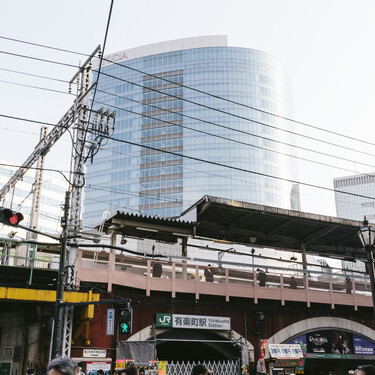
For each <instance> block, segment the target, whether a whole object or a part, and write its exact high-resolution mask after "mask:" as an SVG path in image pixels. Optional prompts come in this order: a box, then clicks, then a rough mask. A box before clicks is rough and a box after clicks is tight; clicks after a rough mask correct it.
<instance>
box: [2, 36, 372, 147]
mask: <svg viewBox="0 0 375 375" xmlns="http://www.w3.org/2000/svg"><path fill="white" fill-rule="evenodd" d="M0 38H1V39H6V40H11V41H15V42H19V43H24V44H29V45H34V46H37V47H41V48H47V49H52V50H57V51H62V52H67V53H72V54H76V55H81V56H89V55H88V54H86V53H81V52H75V51H71V50H66V49H61V48H57V47H52V46H48V45H44V44H39V43H32V42H28V41H25V40H19V39H14V38H8V37H5V36H0ZM0 52H1V51H0ZM3 53H4V52H3ZM19 56H23V55H19ZM25 57H27V56H25ZM28 58H31V57H28ZM102 59H103V60H104V61H106V62H109V63H111V64H113V65H118V66H121V67H124V68H126V69H130V70H133V71H136V72H138V73H140V74H144V75H147V76H149V77H153V78H157V79H160V80H163V81H165V82H168V83H173V84H175V85H178V86H180V87H182V88H186V89H189V90H192V91H195V92H198V93H201V94H204V95H208V96H211V97H213V98H216V99H220V100H223V101H226V102H229V103H232V104H236V105H239V106H242V107H245V108H247V109H251V110H254V111H259V112H261V113H264V114H267V115H270V116H273V117H278V118H281V119H283V120H286V121H289V122H293V123H296V124H300V125H303V126H306V127H310V128H313V129H316V130H319V131H322V132H326V133H329V134H333V135H336V136H339V137H343V138H347V139H350V140H351V141H357V142H362V143H365V144H368V145H371V146H375V144H374V143H372V142H368V141H365V140H363V139H359V138H355V137H352V136H348V135H345V134H341V133H337V132H334V131H331V130H327V129H323V128H321V127H318V126H315V125H311V124H308V123H306V122H302V121H298V120H295V119H292V118H289V117H285V116H282V115H278V114H275V113H272V112H269V111H266V110H263V109H260V108H257V107H253V106H249V105H246V104H244V103H240V102H236V101H234V100H231V99H228V98H224V97H221V96H218V95H214V94H211V93H208V92H205V91H203V90H199V89H196V88H194V87H191V86H187V85H183V84H181V83H177V82H173V81H170V80H168V79H167V78H165V77H159V76H157V75H155V74H151V73H147V72H144V71H142V70H139V69H136V68H133V67H130V66H127V65H123V64H121V63H118V62H114V61H112V60H110V59H107V58H105V57H103V58H102ZM45 61H46V62H48V60H45ZM51 62H53V61H51ZM102 74H103V73H102ZM117 79H119V78H117ZM182 100H183V99H182ZM193 103H194V102H193ZM195 104H197V105H198V103H195ZM211 109H214V110H215V108H211ZM227 114H230V113H227ZM231 115H234V114H231ZM245 119H246V118H245ZM247 120H248V121H252V122H255V123H257V122H256V121H255V120H250V119H247ZM260 124H262V125H266V124H263V123H261V122H260ZM277 129H279V128H277ZM279 130H283V131H286V130H284V129H279ZM295 134H296V135H299V136H301V137H306V136H304V135H302V134H299V133H295ZM312 139H314V138H312ZM314 140H317V141H319V140H318V139H314ZM331 145H333V146H337V145H336V144H334V143H332V144H331ZM352 151H355V152H358V151H357V150H352Z"/></svg>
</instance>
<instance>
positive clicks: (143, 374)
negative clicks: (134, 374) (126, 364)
mask: <svg viewBox="0 0 375 375" xmlns="http://www.w3.org/2000/svg"><path fill="white" fill-rule="evenodd" d="M138 374H139V375H145V369H144V368H143V367H141V368H140V369H139V371H138Z"/></svg>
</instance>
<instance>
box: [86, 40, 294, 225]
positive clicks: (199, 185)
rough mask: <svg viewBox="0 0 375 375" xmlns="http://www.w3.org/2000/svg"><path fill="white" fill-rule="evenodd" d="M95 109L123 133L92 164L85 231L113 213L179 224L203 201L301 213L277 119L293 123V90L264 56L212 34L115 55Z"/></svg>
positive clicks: (288, 139) (286, 135) (286, 136)
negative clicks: (111, 116) (112, 115)
mask: <svg viewBox="0 0 375 375" xmlns="http://www.w3.org/2000/svg"><path fill="white" fill-rule="evenodd" d="M94 71H95V67H94ZM94 75H95V74H94ZM94 78H95V77H94ZM95 107H96V108H99V107H103V108H104V110H106V109H107V108H108V109H109V110H110V111H116V125H115V131H114V134H113V135H112V137H111V138H112V139H109V140H107V141H106V142H105V143H103V144H102V146H101V148H100V150H99V151H98V153H97V154H96V155H95V157H94V162H93V163H92V164H90V163H88V164H87V174H86V185H85V199H84V216H83V218H84V223H85V227H87V228H89V227H92V226H93V225H94V224H96V223H98V222H99V221H100V220H101V218H102V215H103V212H104V211H106V210H122V211H128V212H134V213H137V214H139V213H144V214H146V215H150V216H155V215H160V216H163V217H171V216H177V215H179V214H180V213H181V212H182V211H183V210H184V209H186V208H187V207H189V206H190V205H192V204H193V203H195V202H196V201H197V200H198V199H200V198H201V197H202V196H204V195H206V194H207V195H213V196H218V197H223V198H229V199H234V200H240V201H246V202H252V203H258V204H265V205H271V206H277V207H283V208H291V207H292V206H294V207H298V200H299V197H298V194H296V191H298V188H296V186H293V184H292V183H291V182H290V181H291V180H296V178H297V176H296V174H297V167H296V162H295V159H293V158H291V157H287V156H286V154H288V155H290V154H293V149H291V148H290V145H291V144H294V139H293V134H292V132H291V131H290V130H291V129H292V128H291V124H290V123H288V122H287V121H285V120H283V119H282V118H281V117H280V116H283V117H290V116H291V110H292V104H291V87H290V83H289V80H288V77H287V75H286V72H285V70H284V69H283V67H282V66H281V64H280V63H279V62H278V61H277V60H276V59H274V58H273V57H272V56H270V55H268V54H266V53H264V52H260V51H257V50H252V49H247V48H239V47H230V46H228V45H227V38H226V36H206V37H196V38H187V39H181V40H174V41H169V42H163V43H157V44H153V45H148V46H143V47H138V48H133V49H129V50H125V51H122V52H119V53H115V54H112V55H109V56H106V58H105V60H104V62H103V65H102V68H101V74H100V79H99V84H98V89H97V92H96V97H95ZM270 113H272V114H278V115H279V116H273V115H271V114H270ZM280 128H284V129H287V131H284V130H280ZM286 179H288V180H289V181H286ZM293 202H294V204H293Z"/></svg>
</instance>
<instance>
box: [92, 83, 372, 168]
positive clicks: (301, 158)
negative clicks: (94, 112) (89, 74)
mask: <svg viewBox="0 0 375 375" xmlns="http://www.w3.org/2000/svg"><path fill="white" fill-rule="evenodd" d="M98 92H102V93H105V94H107V95H111V96H115V97H118V98H121V99H124V100H128V101H131V102H133V103H138V104H142V102H141V101H139V100H134V99H131V98H124V97H122V96H120V95H117V94H113V93H109V92H107V91H103V90H100V89H98ZM98 103H100V104H101V105H106V106H108V107H112V108H115V109H117V110H122V111H125V112H128V113H132V114H136V115H139V116H141V117H146V118H150V119H152V120H159V119H158V118H157V117H153V116H150V115H146V114H145V113H139V112H134V111H131V110H128V109H125V108H123V107H117V106H114V105H112V104H108V103H103V102H98ZM144 105H147V106H149V107H151V108H155V109H158V110H163V111H165V112H168V113H171V114H175V115H177V116H181V117H186V118H189V119H193V120H196V121H199V122H202V123H206V124H210V125H214V126H217V127H220V128H223V129H227V130H230V131H233V132H238V133H240V134H246V135H250V136H252V137H254V138H259V139H262V140H266V141H271V142H275V143H277V144H281V145H285V146H288V147H292V148H296V149H299V150H303V151H308V152H311V153H316V154H319V155H321V156H328V157H331V158H334V159H338V160H341V161H346V162H350V163H352V162H353V160H350V159H347V158H343V157H340V156H337V155H332V154H328V153H325V152H321V151H316V150H312V149H308V148H306V147H302V146H298V145H294V144H292V143H287V142H283V141H280V140H275V139H272V138H269V137H265V136H262V135H258V134H255V133H250V132H247V131H245V130H240V129H236V128H230V127H229V126H225V125H221V124H217V123H215V122H212V121H207V120H203V119H200V118H197V117H194V116H190V115H186V114H184V113H180V112H175V111H172V110H169V109H166V108H161V107H158V106H155V105H152V104H144ZM162 122H163V123H165V124H169V125H173V126H178V127H180V128H183V129H187V130H191V131H194V132H197V133H201V134H205V135H209V136H212V137H216V138H220V139H224V140H228V141H230V142H234V143H238V144H242V145H247V146H250V147H253V148H257V149H260V150H263V151H267V152H272V153H276V154H279V155H283V156H287V157H291V158H294V159H298V160H302V161H308V162H311V163H315V164H319V165H323V166H326V167H332V168H335V169H340V170H343V171H347V172H352V173H355V171H353V170H351V169H348V168H342V167H339V166H336V165H331V164H328V163H323V162H319V161H316V160H311V159H307V158H303V157H301V156H297V155H293V154H288V153H285V152H281V151H278V150H275V149H269V148H266V147H262V146H259V145H255V144H251V143H247V142H243V141H238V140H236V139H232V138H228V137H224V136H222V135H219V134H213V133H210V132H207V131H205V130H200V129H196V128H192V127H189V126H187V125H183V124H178V123H175V122H173V121H168V120H162ZM373 156H374V157H375V155H373ZM356 164H359V165H363V166H366V167H370V168H372V167H373V164H367V163H363V162H356Z"/></svg>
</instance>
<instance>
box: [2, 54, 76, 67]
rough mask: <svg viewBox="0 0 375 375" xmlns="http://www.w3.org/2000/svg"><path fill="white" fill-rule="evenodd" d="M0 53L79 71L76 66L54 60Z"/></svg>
mask: <svg viewBox="0 0 375 375" xmlns="http://www.w3.org/2000/svg"><path fill="white" fill-rule="evenodd" d="M0 53H2V54H5V55H10V56H16V57H22V58H24V59H30V60H35V61H41V62H46V63H50V64H56V65H62V66H67V67H69V68H75V69H79V66H77V65H72V64H68V63H62V62H60V61H56V60H48V59H41V58H39V57H34V56H27V55H22V54H19V53H13V52H9V51H0Z"/></svg>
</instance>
